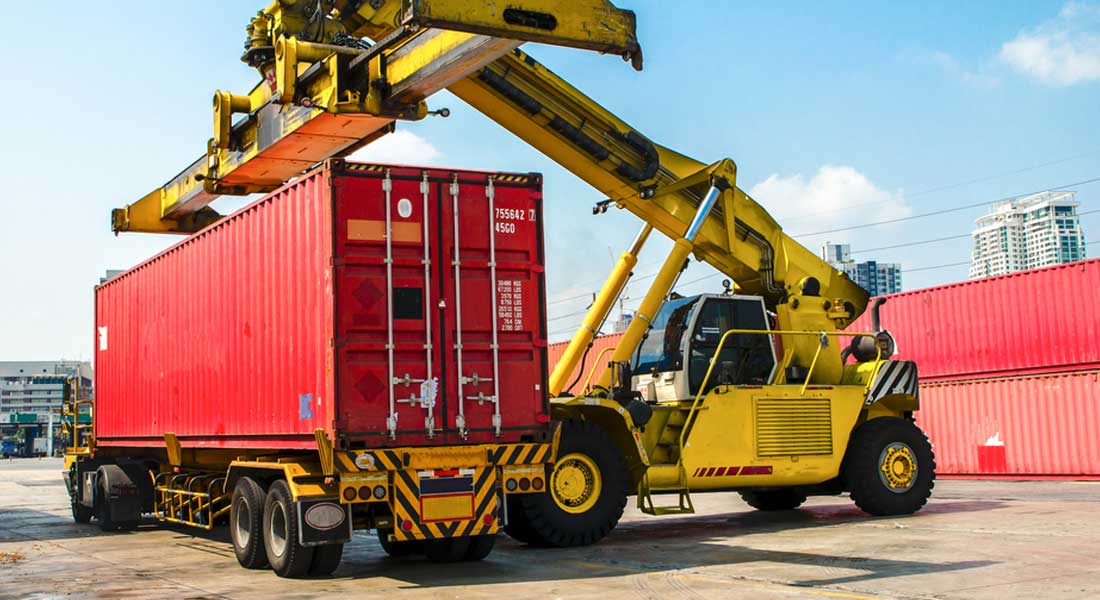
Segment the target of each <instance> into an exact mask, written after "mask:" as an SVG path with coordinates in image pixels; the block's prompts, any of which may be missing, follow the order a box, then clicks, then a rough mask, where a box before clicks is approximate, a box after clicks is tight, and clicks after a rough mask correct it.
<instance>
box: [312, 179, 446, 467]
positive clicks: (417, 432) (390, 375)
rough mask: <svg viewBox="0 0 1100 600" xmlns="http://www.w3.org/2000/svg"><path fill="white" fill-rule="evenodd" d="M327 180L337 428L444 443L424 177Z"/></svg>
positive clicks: (434, 225) (433, 244) (431, 211)
mask: <svg viewBox="0 0 1100 600" xmlns="http://www.w3.org/2000/svg"><path fill="white" fill-rule="evenodd" d="M345 168H346V169H347V170H348V171H349V172H354V170H355V169H365V170H366V169H369V170H370V172H369V173H364V174H363V176H355V175H349V176H343V177H336V178H334V187H335V188H336V189H335V193H334V198H335V202H336V204H337V205H336V211H335V214H336V215H337V223H336V227H335V231H336V236H337V244H336V246H337V248H338V250H337V259H336V265H335V267H336V268H335V269H334V271H335V272H336V282H335V284H336V296H337V316H336V319H337V326H336V330H337V339H336V342H335V343H336V345H337V358H338V369H337V371H338V379H339V395H338V400H337V401H338V406H337V415H338V416H337V427H338V428H340V429H341V430H343V432H344V433H345V435H347V436H349V437H353V438H359V439H363V438H366V439H367V440H368V442H369V443H372V444H378V445H401V444H415V445H423V444H433V443H442V441H443V439H442V438H443V436H442V435H441V428H442V425H443V423H442V418H441V408H442V407H441V402H440V393H439V386H440V366H441V363H440V358H439V347H438V344H437V342H436V338H437V336H438V329H439V324H438V322H436V320H435V319H436V315H437V314H438V313H437V311H436V310H435V307H436V306H437V305H438V303H439V283H438V278H439V271H438V270H439V269H440V268H441V266H440V265H439V264H438V263H437V261H436V260H435V258H436V256H437V251H438V248H437V244H438V243H439V229H438V219H436V218H433V216H434V215H435V211H436V199H435V198H434V197H433V194H432V191H433V190H434V186H431V185H429V184H428V181H427V176H426V174H423V173H421V172H419V171H415V172H414V171H412V170H409V169H402V170H401V175H394V174H392V173H391V171H390V170H389V169H385V168H381V167H374V166H367V165H350V164H349V165H347V166H346V167H345Z"/></svg>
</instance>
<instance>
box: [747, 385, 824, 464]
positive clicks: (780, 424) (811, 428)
mask: <svg viewBox="0 0 1100 600" xmlns="http://www.w3.org/2000/svg"><path fill="white" fill-rule="evenodd" d="M832 453H833V423H832V411H831V409H830V406H829V399H828V398H797V399H785V398H759V399H757V400H756V455H757V456H791V455H796V454H797V455H815V454H832Z"/></svg>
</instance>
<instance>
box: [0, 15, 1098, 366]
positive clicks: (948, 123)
mask: <svg viewBox="0 0 1100 600" xmlns="http://www.w3.org/2000/svg"><path fill="white" fill-rule="evenodd" d="M261 4H262V3H261V2H256V1H251V0H250V1H244V0H241V1H236V2H215V1H213V0H209V1H195V2H185V3H173V4H167V3H152V2H133V1H131V2H117V3H112V5H111V7H110V9H109V10H104V9H103V8H102V7H97V6H92V5H88V4H86V3H85V4H72V5H71V6H66V5H60V6H58V5H55V4H49V3H34V2H20V3H15V4H13V5H11V6H8V7H6V15H7V19H6V21H7V22H8V23H13V24H18V23H25V24H48V27H47V28H45V29H43V27H40V26H38V25H35V26H30V25H28V26H26V27H20V26H13V27H9V30H8V32H7V33H6V34H5V36H4V37H3V38H2V39H0V50H2V51H3V52H4V54H5V55H6V56H9V57H13V59H12V60H10V61H9V62H8V69H7V73H6V80H7V85H6V86H5V88H6V89H7V90H8V93H7V98H8V102H9V108H8V109H7V110H5V111H3V113H2V114H0V134H2V142H0V160H3V164H4V165H6V166H7V171H6V173H5V184H6V185H5V187H6V190H5V191H6V193H5V194H3V195H2V196H0V208H2V212H0V215H2V216H0V360H17V359H50V358H59V357H66V358H88V357H89V356H90V355H91V353H92V352H91V350H92V327H93V326H92V286H93V285H94V284H95V283H96V282H97V281H98V278H99V277H100V276H101V275H102V274H103V272H104V271H105V270H106V269H109V268H125V267H129V266H132V265H134V264H136V263H138V262H140V261H141V260H142V259H144V258H146V257H148V256H149V255H151V254H153V253H154V252H156V251H158V250H160V249H162V248H164V247H165V246H166V245H168V244H170V243H172V242H174V241H175V238H171V237H159V236H147V235H124V236H120V237H117V238H116V237H114V236H113V235H112V234H111V233H110V231H109V226H108V214H109V211H110V209H111V208H112V207H116V206H120V205H122V204H125V203H129V202H133V201H135V200H137V199H138V198H139V197H141V196H142V195H144V194H145V193H147V192H148V191H150V190H151V189H153V188H154V187H156V186H159V185H160V184H162V183H163V182H164V181H165V180H167V179H168V178H169V177H170V176H172V175H174V174H175V173H176V172H178V171H179V169H181V168H182V167H183V166H184V165H186V164H187V163H189V162H190V161H191V160H193V159H194V158H196V157H197V156H198V155H199V154H200V152H201V149H202V147H203V143H204V141H205V140H206V139H207V138H208V137H209V136H210V129H211V115H210V96H211V93H212V92H213V90H214V89H231V90H235V91H245V90H247V89H249V88H250V87H251V85H252V84H253V83H254V81H255V79H256V75H255V72H254V71H252V70H251V69H249V68H248V67H246V66H245V65H243V64H242V63H240V62H239V61H238V60H237V57H238V56H239V54H240V48H241V43H242V41H243V38H244V26H245V24H246V23H247V21H248V18H249V16H250V15H252V14H254V12H255V11H256V10H257V9H258V8H260V5H261ZM619 4H620V6H623V7H626V8H632V9H634V10H635V11H636V12H637V13H638V22H639V37H640V40H641V43H642V45H643V48H644V51H645V59H646V68H645V71H644V72H642V73H635V72H634V71H632V70H631V69H630V68H629V66H628V65H626V64H625V63H622V62H620V61H618V60H617V59H615V58H611V57H607V56H599V55H595V54H591V53H586V52H582V51H573V50H565V49H556V48H545V47H537V46H536V45H529V46H528V47H527V48H526V49H527V50H528V51H529V52H530V53H531V54H533V55H534V56H535V57H536V58H538V59H540V60H541V61H542V62H543V63H545V64H546V65H547V66H549V67H550V68H551V69H553V70H555V71H556V72H558V73H559V74H560V75H562V76H563V77H565V78H566V79H568V80H570V81H571V82H573V83H574V84H575V85H577V86H578V87H579V88H581V89H582V90H584V91H585V92H586V93H588V94H589V95H590V96H592V97H593V98H595V99H597V100H599V101H601V102H603V103H604V104H605V105H606V106H607V107H608V108H610V109H611V110H613V111H615V112H616V113H618V114H619V115H620V116H621V117H623V118H624V119H625V120H627V121H628V122H629V123H631V124H632V125H634V126H635V127H636V128H637V129H638V130H639V131H641V132H642V133H644V134H645V135H647V136H649V137H650V138H652V139H653V140H655V141H657V142H659V143H661V144H664V145H666V146H670V147H672V148H675V149H677V150H679V151H681V152H684V153H686V154H689V155H691V156H694V157H696V158H698V159H700V160H702V161H704V162H712V161H715V160H718V159H720V158H723V157H730V158H732V159H734V160H735V161H736V162H737V164H738V167H739V176H740V182H739V183H740V184H741V185H742V187H744V188H746V189H748V190H750V191H752V192H754V194H755V195H756V197H757V200H759V201H760V202H761V203H762V204H764V205H765V206H766V207H767V208H768V209H769V210H770V211H771V212H772V214H773V215H775V216H776V217H777V218H779V219H780V221H781V223H783V224H784V226H785V228H786V230H787V231H788V232H790V233H792V234H796V235H800V234H810V233H814V232H817V231H822V230H826V229H834V228H839V227H846V226H851V225H857V224H861V223H866V222H869V221H876V220H884V219H889V218H896V217H905V216H912V215H918V214H922V213H926V212H930V211H937V210H943V209H950V208H953V207H958V206H962V205H968V204H974V203H978V202H986V201H994V200H997V199H1001V198H1005V197H1009V196H1014V195H1019V194H1024V193H1028V192H1033V191H1039V190H1043V189H1047V188H1052V187H1057V186H1062V185H1066V184H1069V183H1073V182H1077V181H1083V180H1087V179H1092V178H1095V177H1100V138H1098V135H1097V132H1098V131H1100V3H1098V2H1093V3H1086V2H1068V3H1067V2H1037V1H1036V2H992V1H991V2H965V3H959V2H935V3H923V4H917V3H857V2H847V3H829V2H826V3H809V2H790V3H787V2H773V3H750V2H744V3H732V2H719V1H715V2H693V3H687V2H684V3H676V8H675V10H672V11H670V10H668V6H669V5H668V3H666V2H657V1H656V0H654V1H640V0H639V1H634V2H627V1H626V0H622V1H621V2H620V3H619ZM58 13H61V14H64V16H65V18H63V19H59V18H57V15H58ZM431 104H432V105H433V107H436V108H438V107H442V106H447V107H449V108H450V109H451V110H452V117H451V118H449V119H445V120H444V119H429V120H426V121H424V122H421V123H409V124H401V125H399V129H400V132H401V133H399V134H398V135H395V136H391V139H387V140H384V141H383V142H379V143H378V144H376V145H375V146H373V147H371V148H368V150H367V151H366V152H365V154H364V155H363V158H366V159H372V160H380V161H390V162H407V163H425V164H432V165H445V166H454V167H473V168H482V169H499V170H518V171H541V172H543V173H545V174H546V184H545V185H546V189H545V195H546V199H547V202H546V205H547V214H546V217H545V218H546V233H547V247H548V249H549V257H548V276H549V281H550V287H549V301H550V306H549V308H550V311H551V319H552V320H551V322H550V329H551V331H552V332H554V335H553V336H552V337H553V338H554V339H560V338H562V337H563V336H565V335H566V334H567V332H569V331H571V330H572V329H573V328H574V327H575V326H576V324H577V323H578V322H579V318H580V317H579V316H578V315H577V314H576V313H579V312H580V311H582V310H583V309H584V306H585V301H584V300H583V299H580V298H578V296H583V295H584V294H587V293H590V292H591V291H593V290H594V289H596V288H597V287H598V285H599V283H600V281H601V280H602V278H603V277H604V275H605V274H606V272H607V270H608V269H609V268H610V266H611V262H612V256H614V255H617V254H618V253H619V252H620V251H621V250H622V249H623V248H624V247H625V246H626V245H627V244H628V243H629V240H630V238H631V237H632V236H633V235H634V233H635V232H636V231H637V229H638V227H639V223H638V222H637V220H636V219H635V218H634V217H632V216H630V215H629V214H625V213H622V212H618V211H612V212H611V213H609V214H607V215H603V216H599V217H594V216H591V215H590V211H589V207H590V206H591V204H592V203H593V202H595V201H597V200H600V199H601V196H600V194H599V193H598V192H597V191H596V190H593V189H592V188H590V187H588V186H587V185H586V184H584V183H582V182H580V181H579V180H578V179H576V178H575V177H574V176H572V175H571V174H569V173H568V172H566V171H564V170H562V169H561V168H559V167H558V166H556V165H555V164H553V163H552V162H550V161H549V160H548V159H546V158H544V157H542V156H541V155H539V154H538V153H537V152H535V151H533V150H531V149H530V148H528V147H526V146H525V145H524V144H523V143H522V142H520V141H519V140H517V139H515V138H514V137H512V136H511V135H510V134H509V133H507V132H506V131H504V130H503V129H501V128H499V127H498V126H496V125H495V124H494V123H492V122H491V121H489V120H488V119H486V118H485V117H483V116H481V115H480V114H478V113H476V112H475V111H473V110H472V109H470V108H468V107H466V106H464V105H463V104H462V103H461V102H460V101H458V100H457V99H455V98H454V97H452V96H450V95H449V94H446V93H442V94H439V95H438V96H436V97H435V98H433V99H432V101H431ZM1073 189H1077V190H1078V192H1079V195H1078V199H1079V200H1080V201H1081V203H1082V209H1081V210H1083V211H1087V210H1090V209H1092V208H1093V207H1096V208H1100V183H1091V184H1084V185H1081V186H1079V187H1075V188H1073ZM240 204H241V201H240V200H239V199H227V200H224V201H221V202H220V204H218V205H217V206H218V207H219V208H220V209H221V210H223V211H228V210H232V208H233V207H236V206H239V205H240ZM846 207H855V208H848V209H846ZM984 210H985V209H984V208H981V207H978V208H973V209H968V210H963V211H957V212H951V213H947V214H943V215H940V216H937V217H931V218H916V219H911V220H908V221H904V222H901V223H897V224H894V225H892V226H881V227H873V228H867V229H859V230H851V231H845V232H840V233H835V234H829V235H801V236H800V237H799V239H800V240H801V241H802V242H803V243H804V244H806V245H807V246H809V247H811V248H813V249H815V250H816V249H818V247H819V246H820V245H821V243H823V242H824V241H826V239H829V240H832V241H840V242H847V243H850V244H852V247H853V251H855V252H857V253H858V252H859V251H860V249H861V248H863V249H872V248H878V247H881V246H887V245H893V244H897V243H904V242H910V241H920V240H927V239H932V238H939V237H946V236H951V235H957V234H964V233H966V232H968V231H969V230H970V228H971V226H972V224H973V220H974V219H975V218H976V217H978V216H979V215H980V214H982V213H983V212H984ZM1082 221H1083V223H1084V227H1085V235H1086V239H1087V240H1088V241H1093V240H1100V213H1096V214H1090V215H1086V216H1084V217H1082ZM665 248H667V243H664V242H663V241H661V240H658V241H657V242H656V243H651V245H650V247H649V248H647V251H646V252H645V253H644V254H643V256H642V259H641V264H640V266H639V267H638V269H637V273H638V274H639V275H645V274H648V273H650V272H652V271H653V270H655V268H656V267H655V265H656V264H657V263H659V261H660V259H661V258H662V252H663V250H664V249H665ZM1088 249H1089V252H1090V254H1096V253H1098V252H1100V245H1098V244H1093V245H1090V246H1089V247H1088ZM856 258H858V259H867V258H875V259H878V260H882V261H897V262H901V263H902V266H903V268H904V269H906V270H907V271H908V272H907V273H906V274H905V275H904V282H905V286H906V287H907V288H909V289H912V288H916V287H924V286H928V285H935V284H939V283H944V282H949V281H954V280H958V279H962V278H964V277H965V276H966V267H965V266H956V267H947V268H932V269H929V268H928V267H938V266H940V265H945V264H952V263H959V262H965V261H966V260H967V259H968V258H969V241H968V240H967V239H959V240H952V241H947V242H941V243H936V244H926V245H920V246H911V247H907V248H900V249H895V250H885V251H877V252H870V253H862V254H857V255H856ZM710 273H711V271H709V270H708V268H707V267H706V266H705V265H693V266H692V267H691V269H690V272H689V273H688V274H687V275H685V276H684V278H683V281H684V282H692V281H695V280H697V279H700V278H702V277H705V276H707V275H708V274H710ZM719 279H720V278H713V277H712V278H709V279H703V280H701V281H697V282H695V283H690V284H686V285H684V286H683V287H682V289H681V291H684V292H697V291H703V290H704V289H707V288H711V287H713V286H715V285H716V283H717V281H719ZM644 291H645V290H644V284H642V283H640V284H635V285H634V286H632V287H631V288H629V289H628V294H627V295H628V296H629V297H630V298H628V299H627V300H626V301H625V306H626V307H627V308H630V307H632V306H633V305H634V304H636V303H637V301H638V299H639V298H640V297H641V295H642V294H643V293H644Z"/></svg>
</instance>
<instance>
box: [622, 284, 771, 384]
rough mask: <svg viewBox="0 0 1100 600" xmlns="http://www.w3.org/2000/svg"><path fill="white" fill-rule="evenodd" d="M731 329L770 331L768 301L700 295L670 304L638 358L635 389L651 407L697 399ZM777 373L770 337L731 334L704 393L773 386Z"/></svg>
mask: <svg viewBox="0 0 1100 600" xmlns="http://www.w3.org/2000/svg"><path fill="white" fill-rule="evenodd" d="M731 329H754V330H767V329H771V328H770V327H769V326H768V315H767V312H766V311H765V308H764V299H763V298H761V297H759V296H740V295H723V294H701V295H698V296H689V297H686V298H675V299H671V300H668V301H666V302H665V304H664V306H663V307H661V310H660V311H658V312H657V316H656V317H655V318H654V319H653V323H652V328H651V329H650V330H649V334H648V336H647V337H646V338H645V340H644V341H643V342H642V344H641V345H640V346H639V347H638V352H637V353H636V355H635V357H634V361H633V364H632V367H633V368H632V369H631V371H632V373H633V379H632V387H633V388H634V389H635V390H638V391H639V392H641V394H642V398H643V399H644V400H646V401H648V402H676V401H681V400H691V399H693V398H694V397H695V395H696V394H698V393H699V388H700V386H701V385H702V384H703V378H704V377H705V376H706V373H707V368H708V367H709V366H710V360H711V358H712V357H713V356H714V353H715V352H716V351H717V350H718V344H719V342H720V341H721V340H722V336H723V335H724V334H725V333H726V332H727V331H729V330H731ZM775 368H776V357H775V346H774V345H773V343H772V336H771V335H763V334H748V333H734V334H730V336H729V338H727V339H726V343H725V344H724V345H723V346H722V354H721V356H719V357H718V361H717V363H716V364H715V365H714V371H713V372H712V373H711V376H710V379H709V380H708V381H707V389H706V390H704V393H706V392H709V391H710V390H711V389H713V388H714V387H715V386H718V385H765V384H768V383H770V382H771V380H772V377H773V375H774V372H775Z"/></svg>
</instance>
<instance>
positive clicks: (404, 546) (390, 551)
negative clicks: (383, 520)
mask: <svg viewBox="0 0 1100 600" xmlns="http://www.w3.org/2000/svg"><path fill="white" fill-rule="evenodd" d="M392 533H393V531H392V530H389V529H379V530H378V543H379V544H381V545H382V550H383V551H385V553H386V554H387V555H389V556H391V557H393V558H404V557H406V556H413V555H414V554H420V553H421V552H423V550H424V542H422V541H412V542H398V541H393V542H391V541H390V539H389V538H390V535H391V534H392Z"/></svg>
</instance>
